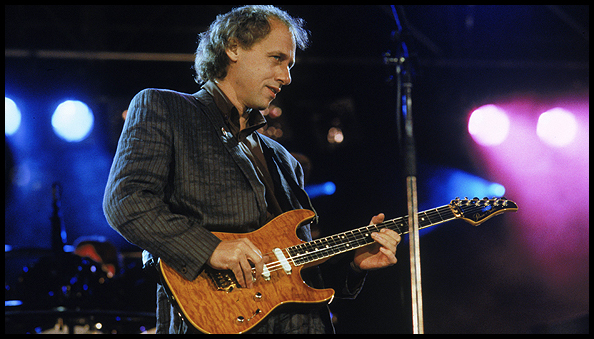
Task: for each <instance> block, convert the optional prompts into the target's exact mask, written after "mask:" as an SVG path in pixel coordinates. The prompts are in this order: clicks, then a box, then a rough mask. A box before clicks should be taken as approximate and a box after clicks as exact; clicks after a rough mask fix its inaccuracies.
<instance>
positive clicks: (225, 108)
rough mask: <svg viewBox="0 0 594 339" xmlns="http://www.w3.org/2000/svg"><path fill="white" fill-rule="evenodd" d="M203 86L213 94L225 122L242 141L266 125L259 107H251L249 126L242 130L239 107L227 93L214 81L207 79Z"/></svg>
mask: <svg viewBox="0 0 594 339" xmlns="http://www.w3.org/2000/svg"><path fill="white" fill-rule="evenodd" d="M202 88H204V89H205V90H206V91H207V92H208V93H209V94H210V95H212V96H213V98H214V102H215V105H217V108H218V109H219V110H220V111H221V113H222V115H223V119H225V124H227V127H229V129H230V130H231V133H233V135H234V136H236V137H237V138H238V139H239V140H240V141H242V140H243V139H245V137H246V136H248V135H250V134H251V133H253V132H254V131H256V130H257V129H259V128H260V127H263V126H264V125H266V118H264V116H263V115H262V113H260V111H258V110H257V109H251V108H250V109H249V113H248V114H249V117H248V121H247V126H246V128H245V129H243V130H240V127H239V112H238V111H237V108H235V106H234V105H233V103H231V100H229V99H228V98H227V96H226V95H225V93H223V91H221V89H220V88H219V86H217V85H216V83H215V82H214V81H207V82H206V83H205V84H204V85H203V86H202Z"/></svg>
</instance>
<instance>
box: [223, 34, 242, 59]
mask: <svg viewBox="0 0 594 339" xmlns="http://www.w3.org/2000/svg"><path fill="white" fill-rule="evenodd" d="M225 52H226V53H227V56H228V57H229V60H231V61H232V62H237V58H238V55H239V54H238V52H239V44H238V43H237V39H235V38H231V39H229V46H227V48H226V49H225Z"/></svg>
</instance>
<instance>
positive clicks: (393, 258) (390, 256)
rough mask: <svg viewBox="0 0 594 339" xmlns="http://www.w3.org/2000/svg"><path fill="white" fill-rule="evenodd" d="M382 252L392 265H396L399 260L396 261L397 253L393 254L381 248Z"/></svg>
mask: <svg viewBox="0 0 594 339" xmlns="http://www.w3.org/2000/svg"><path fill="white" fill-rule="evenodd" d="M380 252H382V253H383V254H384V255H385V256H386V258H387V259H388V262H389V263H390V265H394V264H395V263H396V262H397V261H398V259H396V253H395V252H392V251H390V250H389V249H387V248H385V247H380Z"/></svg>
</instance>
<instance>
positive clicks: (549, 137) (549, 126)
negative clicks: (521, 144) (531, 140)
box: [536, 107, 578, 147]
mask: <svg viewBox="0 0 594 339" xmlns="http://www.w3.org/2000/svg"><path fill="white" fill-rule="evenodd" d="M577 130H578V124H577V121H576V119H575V117H574V115H573V114H572V113H570V112H568V111H566V110H564V109H563V108H558V107H557V108H553V109H551V110H548V111H546V112H544V113H543V114H541V115H540V117H539V118H538V124H537V125H536V134H537V135H538V137H539V138H540V140H542V141H544V142H545V143H547V144H549V145H551V146H553V147H563V146H567V145H569V144H570V143H571V142H572V141H573V140H574V139H575V136H576V134H577Z"/></svg>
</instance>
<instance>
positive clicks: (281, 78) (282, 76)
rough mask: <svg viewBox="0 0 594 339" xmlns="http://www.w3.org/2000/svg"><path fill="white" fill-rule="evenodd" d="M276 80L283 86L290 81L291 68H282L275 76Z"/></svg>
mask: <svg viewBox="0 0 594 339" xmlns="http://www.w3.org/2000/svg"><path fill="white" fill-rule="evenodd" d="M276 80H277V81H278V82H280V83H281V85H283V86H287V85H289V84H290V83H291V80H292V79H291V70H290V69H289V67H287V68H283V69H282V70H281V71H280V73H279V74H278V76H277V79H276Z"/></svg>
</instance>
